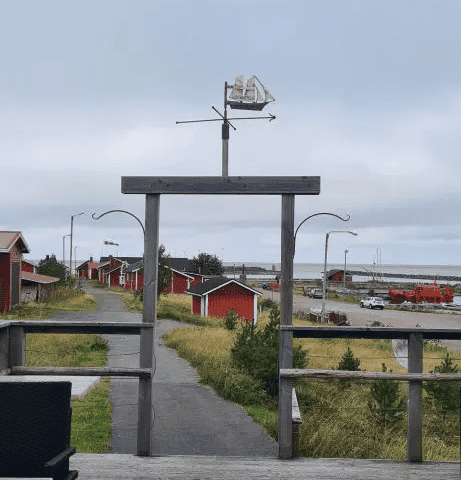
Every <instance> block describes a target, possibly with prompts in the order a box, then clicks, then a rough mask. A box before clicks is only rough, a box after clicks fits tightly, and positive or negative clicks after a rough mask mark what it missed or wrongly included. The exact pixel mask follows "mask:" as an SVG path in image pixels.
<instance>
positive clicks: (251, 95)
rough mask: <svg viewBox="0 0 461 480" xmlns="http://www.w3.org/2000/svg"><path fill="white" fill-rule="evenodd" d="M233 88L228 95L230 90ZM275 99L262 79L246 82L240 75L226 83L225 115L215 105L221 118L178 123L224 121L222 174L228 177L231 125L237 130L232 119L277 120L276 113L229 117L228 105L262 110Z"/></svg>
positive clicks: (254, 76) (235, 107)
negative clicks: (262, 115) (232, 81)
mask: <svg viewBox="0 0 461 480" xmlns="http://www.w3.org/2000/svg"><path fill="white" fill-rule="evenodd" d="M256 82H258V84H259V86H260V88H261V89H262V91H263V92H264V96H263V94H262V93H261V91H260V89H259V88H258V85H257V84H256ZM229 89H232V91H231V93H230V94H229V95H228V93H227V92H228V90H229ZM273 101H275V98H274V97H273V96H272V95H271V94H270V93H269V90H268V89H267V88H266V87H265V86H264V85H263V83H262V82H261V80H260V79H259V78H258V77H257V76H256V75H253V76H252V77H251V78H250V79H248V80H247V82H246V84H245V83H244V80H243V75H240V76H239V77H237V78H236V79H235V82H234V85H228V84H227V82H225V83H224V115H223V114H221V112H220V111H219V110H217V109H216V108H215V107H214V106H212V107H211V108H212V109H213V110H214V111H215V112H216V113H217V114H218V115H219V116H220V117H221V118H211V119H208V120H186V121H182V122H176V124H178V123H198V122H220V121H222V122H223V124H222V176H223V177H227V176H228V175H229V125H230V126H231V127H232V128H233V129H234V130H237V129H236V128H235V127H234V126H233V125H232V123H230V120H263V119H269V122H271V121H272V120H275V118H276V117H275V115H272V114H271V113H269V116H268V117H232V118H228V117H227V106H228V105H229V107H230V108H232V109H236V110H251V111H257V112H260V111H261V110H262V109H263V108H264V107H265V106H266V105H267V104H269V103H270V102H273Z"/></svg>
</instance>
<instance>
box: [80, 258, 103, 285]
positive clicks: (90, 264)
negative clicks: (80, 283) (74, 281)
mask: <svg viewBox="0 0 461 480" xmlns="http://www.w3.org/2000/svg"><path fill="white" fill-rule="evenodd" d="M99 265H100V263H99V262H94V261H93V257H90V259H89V260H87V261H86V262H83V263H82V264H81V265H79V266H78V267H77V275H78V277H79V278H88V279H89V280H97V279H98V267H99Z"/></svg>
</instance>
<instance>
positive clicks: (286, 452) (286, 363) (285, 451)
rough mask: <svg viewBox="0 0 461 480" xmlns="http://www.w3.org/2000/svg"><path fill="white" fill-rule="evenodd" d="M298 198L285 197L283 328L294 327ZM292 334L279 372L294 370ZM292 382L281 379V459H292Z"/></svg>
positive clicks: (283, 344)
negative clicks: (295, 215)
mask: <svg viewBox="0 0 461 480" xmlns="http://www.w3.org/2000/svg"><path fill="white" fill-rule="evenodd" d="M294 212H295V196H294V195H293V194H283V195H282V252H281V261H282V272H281V285H280V324H281V325H291V324H292V323H293V251H294V248H293V247H294ZM292 342H293V332H286V331H282V330H281V331H280V354H279V359H280V361H279V366H280V368H293V350H292ZM291 409H292V381H291V378H288V377H280V373H279V406H278V444H279V458H293V444H292V442H293V438H292V414H291Z"/></svg>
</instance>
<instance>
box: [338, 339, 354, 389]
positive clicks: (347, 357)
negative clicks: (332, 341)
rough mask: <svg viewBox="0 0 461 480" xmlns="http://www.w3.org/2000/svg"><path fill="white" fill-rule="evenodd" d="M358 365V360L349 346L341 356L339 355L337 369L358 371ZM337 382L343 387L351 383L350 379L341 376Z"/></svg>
mask: <svg viewBox="0 0 461 480" xmlns="http://www.w3.org/2000/svg"><path fill="white" fill-rule="evenodd" d="M359 366H360V360H359V359H358V358H355V357H354V354H353V353H352V350H351V347H347V350H346V351H345V352H344V353H343V356H342V357H341V361H340V362H339V365H338V367H337V370H349V371H353V372H360V368H359ZM339 383H340V384H341V385H342V386H343V387H349V386H350V385H351V384H352V381H351V380H348V379H346V378H341V379H340V380H339Z"/></svg>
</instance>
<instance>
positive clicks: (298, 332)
mask: <svg viewBox="0 0 461 480" xmlns="http://www.w3.org/2000/svg"><path fill="white" fill-rule="evenodd" d="M280 330H288V331H292V332H293V337H294V338H381V339H394V338H402V339H409V338H410V335H411V334H413V333H421V334H422V335H423V337H424V339H425V340H426V339H427V340H436V339H445V340H461V329H457V330H453V329H451V330H449V329H445V328H416V327H415V328H399V327H339V326H337V325H333V324H330V325H328V326H326V325H325V326H323V325H322V326H310V325H281V326H280Z"/></svg>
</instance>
